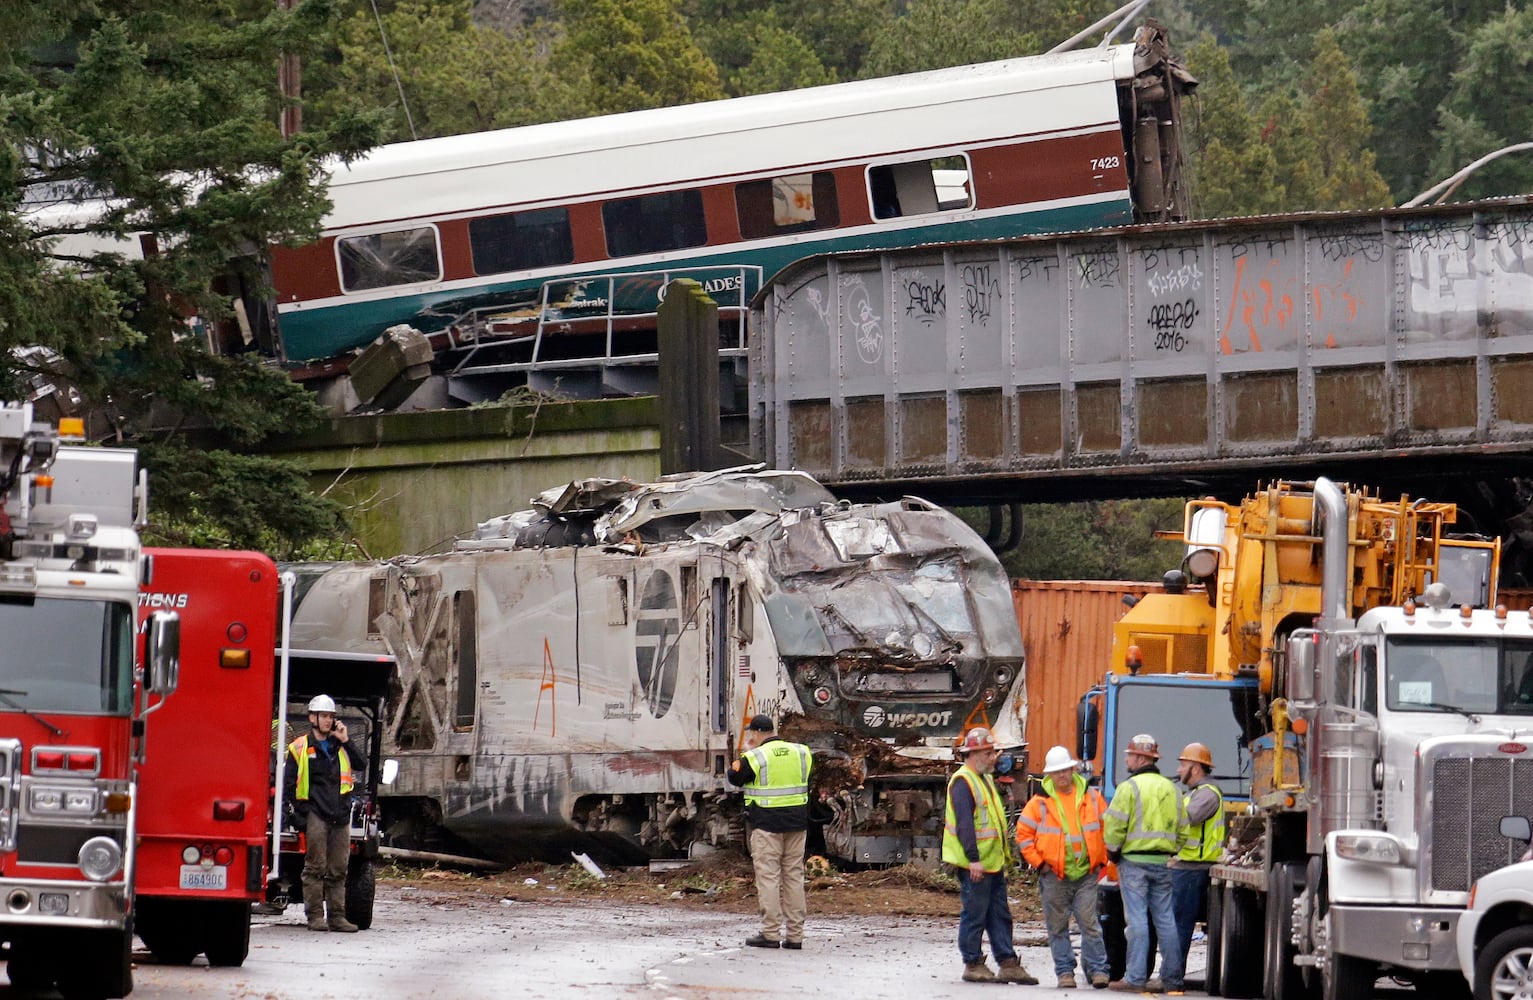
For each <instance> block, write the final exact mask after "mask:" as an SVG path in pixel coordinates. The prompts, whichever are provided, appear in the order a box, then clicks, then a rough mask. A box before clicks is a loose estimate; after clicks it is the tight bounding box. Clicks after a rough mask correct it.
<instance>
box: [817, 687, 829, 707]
mask: <svg viewBox="0 0 1533 1000" xmlns="http://www.w3.org/2000/svg"><path fill="white" fill-rule="evenodd" d="M814 703H815V704H816V705H828V704H830V688H828V687H817V688H815V689H814Z"/></svg>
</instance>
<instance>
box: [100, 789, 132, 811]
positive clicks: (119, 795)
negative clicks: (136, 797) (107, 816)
mask: <svg viewBox="0 0 1533 1000" xmlns="http://www.w3.org/2000/svg"><path fill="white" fill-rule="evenodd" d="M132 806H133V796H131V795H129V794H128V793H127V792H107V793H106V811H107V812H109V813H119V814H120V813H125V812H127V811H128V810H129V809H130V808H132Z"/></svg>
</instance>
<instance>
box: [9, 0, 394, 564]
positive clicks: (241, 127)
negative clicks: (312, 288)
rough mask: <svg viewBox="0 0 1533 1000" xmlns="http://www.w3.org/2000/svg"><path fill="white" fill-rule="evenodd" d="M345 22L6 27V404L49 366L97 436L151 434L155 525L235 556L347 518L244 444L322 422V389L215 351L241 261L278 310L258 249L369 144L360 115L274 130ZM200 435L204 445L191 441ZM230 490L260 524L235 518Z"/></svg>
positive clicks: (293, 14)
mask: <svg viewBox="0 0 1533 1000" xmlns="http://www.w3.org/2000/svg"><path fill="white" fill-rule="evenodd" d="M333 26H334V21H333V10H332V8H331V6H330V4H329V3H328V2H324V0H300V2H298V3H297V4H296V5H295V6H294V8H293V9H292V10H291V11H284V10H280V9H278V8H276V7H275V5H272V4H259V5H256V4H253V3H246V2H242V0H219V2H205V3H199V4H195V5H187V4H184V3H177V2H172V0H98V2H95V3H79V4H12V5H7V7H6V9H5V12H4V14H3V15H0V109H3V110H0V359H4V362H5V363H4V364H0V382H3V385H0V394H3V395H4V396H5V397H7V398H11V399H16V398H20V397H22V396H24V395H25V394H26V391H27V385H26V383H27V380H28V379H29V378H30V377H31V376H33V375H34V374H36V373H35V372H33V371H30V370H29V367H28V366H29V365H32V364H33V362H32V361H30V360H23V359H24V358H26V359H33V358H43V359H45V360H44V362H43V363H42V365H41V367H42V368H43V369H44V373H45V374H47V375H49V376H53V377H58V378H62V379H65V380H67V381H69V382H71V383H73V384H74V386H75V387H77V388H78V390H79V393H80V395H81V397H82V398H83V404H82V405H83V408H84V412H85V414H86V416H87V417H88V418H89V422H88V426H89V427H90V428H91V429H92V430H96V431H100V430H102V429H104V428H109V429H110V432H111V434H112V436H113V438H114V440H116V441H118V442H122V443H127V444H141V443H145V442H148V441H153V442H155V447H154V448H153V449H147V448H146V449H145V450H144V452H143V458H144V462H145V465H146V467H147V468H148V469H149V471H150V474H151V483H152V484H153V492H154V495H155V498H156V501H157V504H158V510H159V512H160V514H159V516H160V517H162V518H163V517H164V516H166V515H167V514H169V515H172V516H175V517H198V518H201V519H203V520H205V521H206V523H208V524H211V525H214V526H215V527H217V528H219V529H220V530H221V532H222V534H221V537H222V538H223V539H224V540H226V541H228V542H231V543H233V544H238V545H256V544H263V543H264V542H267V541H273V542H280V541H282V540H287V541H290V542H301V541H302V540H304V539H306V538H310V537H314V536H316V535H320V534H323V533H326V532H333V531H334V530H336V528H337V525H338V509H337V508H336V507H335V505H334V504H331V503H328V502H327V501H323V500H321V499H319V498H315V497H312V496H310V494H308V492H307V491H305V490H302V489H300V488H299V480H298V477H297V474H296V472H295V471H294V470H292V469H291V468H288V469H286V471H285V472H284V471H283V469H282V468H281V467H279V466H276V465H274V464H272V463H270V462H269V461H266V460H261V459H252V458H248V457H245V456H242V455H239V454H237V453H236V452H235V450H234V449H236V448H238V449H245V448H248V447H249V446H250V445H252V444H254V443H255V442H258V441H259V440H260V439H262V438H264V437H266V436H267V435H269V434H272V433H276V432H279V431H289V430H293V429H295V428H301V427H303V426H304V425H306V424H311V423H313V422H314V421H315V420H317V419H318V417H319V410H318V408H317V407H316V406H315V404H314V403H313V401H312V399H311V397H310V396H309V395H308V394H307V393H306V392H305V391H304V390H303V389H302V388H300V387H298V386H296V385H294V384H293V383H292V382H290V381H289V380H288V379H287V378H286V377H285V376H284V375H282V373H281V372H279V371H277V370H275V369H272V368H269V367H266V366H263V365H261V364H259V363H257V361H256V359H255V356H254V355H252V354H237V355H235V356H219V355H215V354H214V353H213V352H212V351H211V350H210V342H211V340H212V339H213V330H214V328H215V325H216V324H218V323H219V322H220V321H221V320H227V319H228V318H229V317H230V315H231V306H232V301H231V296H230V294H229V293H228V290H229V289H230V288H231V285H230V283H229V282H230V266H231V265H230V262H231V261H235V262H244V264H245V266H244V267H242V268H236V270H237V272H239V273H241V274H242V275H243V278H244V280H245V282H246V285H245V288H244V291H245V293H246V296H245V298H246V301H249V302H259V301H264V295H262V294H261V289H260V287H259V274H260V268H259V261H258V259H257V257H258V254H259V250H258V248H262V247H265V246H268V245H270V244H272V243H277V242H284V241H286V242H303V241H307V240H311V239H313V238H314V237H315V236H316V234H317V229H318V225H319V220H320V218H321V216H322V213H323V211H324V209H325V206H326V204H327V203H326V200H325V197H324V193H323V179H324V177H325V165H326V163H327V162H329V161H331V160H332V159H333V158H336V157H339V158H342V159H347V158H350V157H352V156H355V155H356V154H357V153H358V152H359V151H361V150H362V149H364V148H366V147H367V146H368V145H370V144H371V143H372V142H373V141H374V140H375V138H376V127H375V126H376V123H375V122H373V121H371V120H368V119H366V118H363V117H359V116H354V115H353V116H341V117H338V118H337V119H336V120H335V121H333V122H332V125H331V127H330V128H329V129H325V130H317V129H311V130H308V131H304V132H302V133H300V134H298V135H295V136H292V137H290V138H286V139H284V138H283V137H281V136H280V135H279V134H278V131H277V126H276V122H277V118H278V115H277V110H278V106H279V101H280V98H279V95H278V93H277V80H276V72H275V67H276V65H277V61H278V56H279V54H280V53H282V52H288V53H295V54H299V55H303V54H312V53H313V52H315V51H316V50H317V48H318V46H320V45H322V44H323V43H324V41H325V39H327V38H328V37H329V36H330V34H331V33H332V32H333ZM253 254H254V255H255V256H252V255H253ZM189 316H197V317H199V318H200V319H199V322H198V323H197V324H196V325H192V324H190V323H189V321H188V317H189ZM21 348H27V349H28V351H27V352H26V353H25V354H23V353H19V351H18V349H21ZM37 349H41V350H37ZM187 427H196V428H200V429H201V430H202V431H203V433H204V437H202V438H201V439H199V441H198V442H197V444H196V445H195V446H192V445H190V444H188V443H187V442H186V441H185V439H184V437H183V436H182V434H181V433H179V432H180V431H181V430H182V429H184V428H187ZM196 464H202V465H205V466H207V467H208V468H209V469H210V470H211V471H210V473H209V476H210V478H207V479H205V480H204V481H203V483H202V485H201V486H200V487H196V488H194V487H193V486H192V485H191V484H190V483H188V482H187V481H186V480H185V479H180V478H175V477H173V476H172V475H171V473H172V471H173V470H176V469H181V468H189V467H191V466H193V465H196ZM215 466H216V468H215ZM225 488H227V489H228V490H240V489H244V490H246V492H245V493H244V494H243V496H244V498H245V500H246V501H247V502H248V503H249V504H250V506H251V507H252V508H253V509H254V511H255V513H254V514H253V515H252V516H249V517H242V518H239V519H231V520H225V519H224V515H225V514H226V513H227V511H226V510H224V509H221V507H220V505H219V503H220V502H219V501H218V500H216V499H215V498H214V494H215V493H221V492H223V491H224V489H225Z"/></svg>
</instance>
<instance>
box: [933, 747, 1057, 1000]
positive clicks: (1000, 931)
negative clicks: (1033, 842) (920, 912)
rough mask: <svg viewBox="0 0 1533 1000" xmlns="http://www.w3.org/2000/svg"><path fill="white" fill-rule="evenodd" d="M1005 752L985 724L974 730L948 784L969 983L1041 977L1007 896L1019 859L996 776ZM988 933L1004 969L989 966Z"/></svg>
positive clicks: (947, 854)
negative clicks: (1031, 968) (1031, 965)
mask: <svg viewBox="0 0 1533 1000" xmlns="http://www.w3.org/2000/svg"><path fill="white" fill-rule="evenodd" d="M1000 752H1001V751H1000V747H998V746H997V745H996V742H995V739H994V737H992V736H991V735H990V730H988V729H986V728H985V727H983V726H976V727H975V728H973V729H971V730H969V732H968V733H967V735H965V736H964V738H963V742H961V743H960V744H959V745H958V755H959V756H960V757H961V758H962V759H963V765H962V766H961V767H959V768H958V770H957V771H956V772H955V773H954V774H953V777H952V778H951V779H950V780H949V781H948V783H947V817H946V822H945V823H944V825H943V830H942V861H943V863H944V864H949V865H952V866H953V867H954V868H957V869H958V870H959V871H958V886H959V895H960V897H961V899H962V909H961V910H960V911H959V914H958V954H959V957H961V958H962V959H963V978H964V981H965V982H970V983H994V982H1003V983H1023V984H1026V985H1035V984H1036V983H1037V982H1038V980H1037V979H1035V978H1034V977H1033V976H1031V975H1029V974H1028V971H1027V969H1026V968H1025V967H1024V966H1023V965H1022V960H1021V959H1019V958H1018V957H1017V949H1016V947H1015V946H1014V945H1013V944H1012V920H1011V904H1010V902H1009V901H1008V900H1007V898H1006V872H1007V870H1008V869H1009V868H1011V866H1012V864H1013V863H1014V861H1015V858H1014V856H1013V853H1012V847H1011V836H1010V834H1011V829H1010V827H1011V824H1010V823H1009V822H1007V819H1006V807H1005V806H1004V805H1003V804H1002V802H1001V793H1000V791H999V790H998V789H997V788H996V787H995V780H994V779H993V778H992V777H991V775H992V774H993V773H994V771H995V762H996V758H997V757H999V756H1000ZM986 935H988V936H989V937H990V953H991V954H992V955H994V956H995V960H996V963H997V964H998V965H999V966H1000V971H999V972H996V971H993V970H992V969H991V968H990V967H989V966H988V965H986V964H985V956H984V953H983V952H982V951H981V950H980V945H981V943H982V941H983V938H984V937H985V936H986Z"/></svg>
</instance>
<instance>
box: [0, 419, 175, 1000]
mask: <svg viewBox="0 0 1533 1000" xmlns="http://www.w3.org/2000/svg"><path fill="white" fill-rule="evenodd" d="M80 432H81V428H80V427H79V421H75V420H66V421H61V427H60V431H58V432H56V431H55V430H54V429H53V428H52V427H49V426H47V425H46V424H41V423H34V422H33V420H32V410H31V406H30V405H28V404H6V405H3V406H0V900H3V901H4V905H3V906H0V940H3V941H4V942H5V945H6V952H5V959H6V963H7V972H8V974H9V976H10V980H11V983H12V985H13V986H15V987H18V988H21V989H41V988H47V987H49V986H51V985H54V984H57V986H58V989H59V991H60V992H61V993H63V994H64V996H65V997H67V998H82V1000H83V998H105V997H121V996H125V995H126V994H127V993H129V992H130V991H131V990H132V989H133V974H132V964H131V961H130V958H131V954H132V942H133V888H132V887H133V875H134V863H135V841H134V827H135V821H136V819H137V813H138V810H137V807H138V791H139V788H138V777H139V769H140V768H141V766H142V764H143V762H144V760H145V752H146V742H145V733H146V717H147V716H148V715H149V714H150V713H151V712H153V711H154V710H155V709H157V708H158V707H160V706H161V705H163V704H167V702H166V700H165V699H166V697H167V696H168V695H169V694H170V693H171V692H172V691H174V690H175V687H176V676H177V668H178V663H177V659H176V651H177V645H178V637H177V627H178V622H177V620H176V616H175V614H174V613H173V612H169V611H163V610H161V611H155V612H153V613H152V614H151V615H150V616H149V617H148V619H147V621H146V622H145V628H144V629H143V632H144V645H143V647H142V649H143V659H142V661H141V662H142V667H143V670H142V674H141V675H138V674H137V670H136V668H137V667H138V665H139V662H140V661H139V659H138V656H137V655H136V654H137V653H138V651H139V646H138V644H137V635H138V631H139V630H138V629H137V628H136V626H137V625H138V618H137V613H136V609H137V604H138V590H139V585H140V583H141V582H142V581H143V580H145V579H146V578H147V577H148V575H149V562H148V560H146V559H145V558H144V557H143V553H142V552H141V551H140V549H139V541H138V533H137V530H136V529H137V526H138V525H139V524H141V523H142V522H141V520H140V518H141V517H142V515H143V513H144V508H145V501H146V498H147V489H146V488H145V486H144V484H143V480H142V479H141V477H140V476H139V475H138V474H137V469H136V466H137V457H136V455H135V454H134V453H133V452H132V451H126V450H122V449H113V448H84V447H70V446H65V445H61V444H60V438H61V437H64V438H68V437H72V436H78V435H79V434H80ZM140 678H141V683H137V684H136V683H135V681H136V680H138V679H140Z"/></svg>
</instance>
